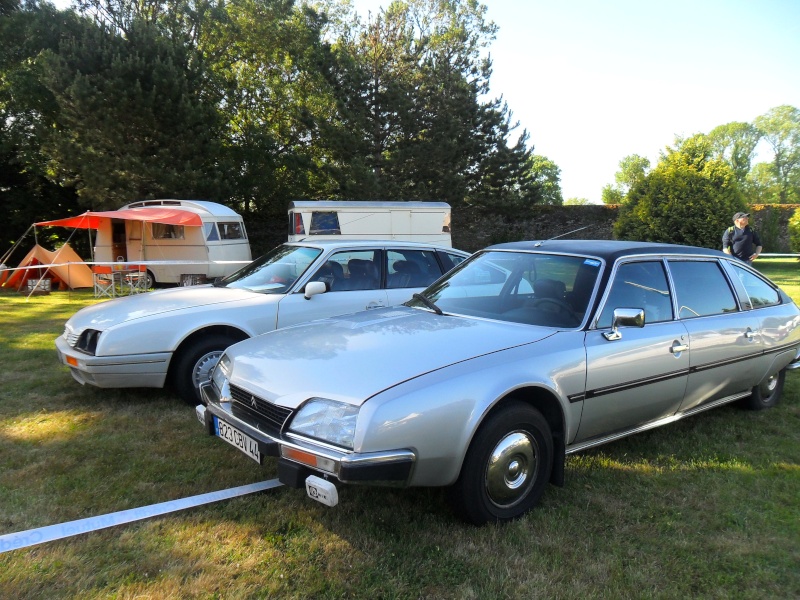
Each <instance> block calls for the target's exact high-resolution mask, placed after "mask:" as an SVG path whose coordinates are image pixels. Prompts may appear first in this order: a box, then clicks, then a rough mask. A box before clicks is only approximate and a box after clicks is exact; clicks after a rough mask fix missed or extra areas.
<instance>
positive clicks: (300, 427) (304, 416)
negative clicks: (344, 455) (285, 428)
mask: <svg viewBox="0 0 800 600" xmlns="http://www.w3.org/2000/svg"><path fill="white" fill-rule="evenodd" d="M358 410H359V407H358V406H353V405H352V404H346V403H344V402H336V401H334V400H326V399H325V398H311V399H310V400H309V401H308V402H306V403H305V404H304V405H303V406H302V407H301V408H300V410H298V411H297V414H296V415H295V417H294V419H292V424H291V426H290V427H289V430H290V431H292V432H293V433H297V434H299V435H303V436H306V437H310V438H314V439H317V440H320V441H323V442H327V443H329V444H334V445H336V446H342V447H343V448H349V449H352V448H353V439H354V437H355V433H356V419H357V418H358Z"/></svg>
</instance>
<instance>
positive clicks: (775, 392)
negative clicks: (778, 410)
mask: <svg viewBox="0 0 800 600" xmlns="http://www.w3.org/2000/svg"><path fill="white" fill-rule="evenodd" d="M785 380H786V369H781V370H780V371H778V372H777V373H775V374H773V375H770V376H769V377H767V378H766V379H765V380H764V381H762V382H761V383H760V384H759V385H757V386H755V387H754V388H753V392H752V393H751V394H750V395H749V396H748V397H747V398H743V399H742V401H741V402H742V406H743V407H744V408H747V409H749V410H764V409H765V408H772V407H773V406H775V405H776V404H777V403H778V401H779V400H780V399H781V393H783V383H784V381H785Z"/></svg>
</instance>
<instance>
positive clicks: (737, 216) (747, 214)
mask: <svg viewBox="0 0 800 600" xmlns="http://www.w3.org/2000/svg"><path fill="white" fill-rule="evenodd" d="M749 216H750V213H743V212H738V213H736V214H735V215H733V220H734V221H738V220H739V219H743V218H745V217H749Z"/></svg>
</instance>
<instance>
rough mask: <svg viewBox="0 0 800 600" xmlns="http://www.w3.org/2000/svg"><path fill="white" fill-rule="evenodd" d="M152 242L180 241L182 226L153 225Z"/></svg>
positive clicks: (182, 237)
mask: <svg viewBox="0 0 800 600" xmlns="http://www.w3.org/2000/svg"><path fill="white" fill-rule="evenodd" d="M153 239H154V240H182V239H184V236H183V225H169V224H167V223H153Z"/></svg>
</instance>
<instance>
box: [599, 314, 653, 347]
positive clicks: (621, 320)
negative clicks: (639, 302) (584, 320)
mask: <svg viewBox="0 0 800 600" xmlns="http://www.w3.org/2000/svg"><path fill="white" fill-rule="evenodd" d="M620 327H644V309H643V308H615V309H614V318H613V319H612V320H611V331H607V332H605V333H604V334H603V336H604V337H605V338H606V339H607V340H608V341H610V342H611V341H614V340H618V339H620V338H622V334H621V333H620V332H619V328H620Z"/></svg>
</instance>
